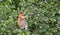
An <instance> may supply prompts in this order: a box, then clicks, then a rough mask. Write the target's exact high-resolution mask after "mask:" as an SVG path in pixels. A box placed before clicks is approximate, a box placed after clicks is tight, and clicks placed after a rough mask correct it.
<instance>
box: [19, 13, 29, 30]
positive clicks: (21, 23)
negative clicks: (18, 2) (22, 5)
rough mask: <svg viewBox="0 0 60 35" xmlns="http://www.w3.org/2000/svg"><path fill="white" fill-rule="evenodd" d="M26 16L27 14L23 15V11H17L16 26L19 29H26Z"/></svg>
mask: <svg viewBox="0 0 60 35" xmlns="http://www.w3.org/2000/svg"><path fill="white" fill-rule="evenodd" d="M26 17H28V15H26V16H24V13H23V12H20V13H19V16H18V26H19V28H20V29H25V30H28V24H27V21H26V20H25V18H26Z"/></svg>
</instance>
